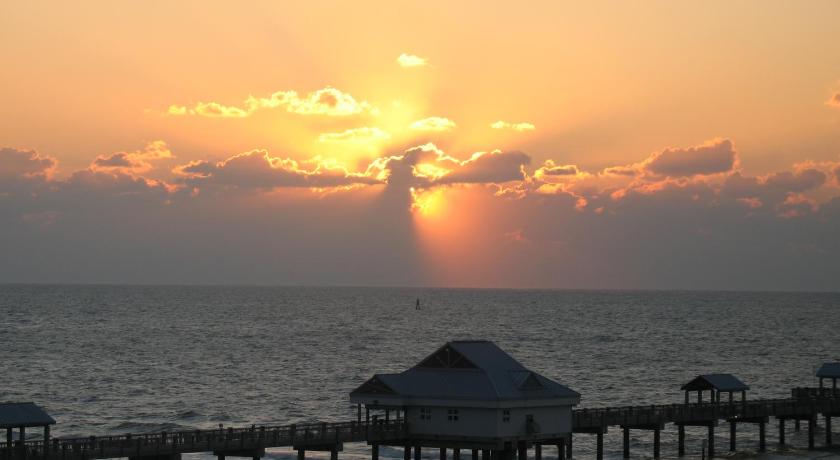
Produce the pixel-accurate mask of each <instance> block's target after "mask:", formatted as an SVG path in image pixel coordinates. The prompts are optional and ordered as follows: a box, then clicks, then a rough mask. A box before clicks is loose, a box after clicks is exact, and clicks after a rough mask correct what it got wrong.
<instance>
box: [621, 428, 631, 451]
mask: <svg viewBox="0 0 840 460" xmlns="http://www.w3.org/2000/svg"><path fill="white" fill-rule="evenodd" d="M621 431H622V439H623V441H622V443H621V445H622V447H623V449H624V450H623V451H624V458H630V428H627V427H626V426H623V427H621Z"/></svg>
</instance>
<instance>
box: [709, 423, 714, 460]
mask: <svg viewBox="0 0 840 460" xmlns="http://www.w3.org/2000/svg"><path fill="white" fill-rule="evenodd" d="M714 456H715V425H714V424H713V423H712V424H709V458H714Z"/></svg>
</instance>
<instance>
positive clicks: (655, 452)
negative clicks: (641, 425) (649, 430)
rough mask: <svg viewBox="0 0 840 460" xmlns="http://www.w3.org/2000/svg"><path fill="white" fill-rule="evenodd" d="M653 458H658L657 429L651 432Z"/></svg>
mask: <svg viewBox="0 0 840 460" xmlns="http://www.w3.org/2000/svg"><path fill="white" fill-rule="evenodd" d="M653 458H659V428H657V429H655V430H653Z"/></svg>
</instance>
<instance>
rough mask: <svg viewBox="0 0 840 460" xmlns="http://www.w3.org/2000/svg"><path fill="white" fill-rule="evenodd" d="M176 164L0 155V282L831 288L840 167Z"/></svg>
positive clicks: (262, 154) (681, 150) (677, 155)
mask: <svg viewBox="0 0 840 460" xmlns="http://www.w3.org/2000/svg"><path fill="white" fill-rule="evenodd" d="M175 161H177V159H176V155H175V153H173V152H172V151H171V150H170V148H169V147H168V146H167V144H166V143H164V142H162V141H154V142H150V143H148V144H147V145H145V146H144V147H143V148H140V149H138V150H131V151H126V152H117V153H113V154H106V155H100V156H98V157H95V158H94V159H93V160H92V162H91V164H90V166H89V167H88V168H86V169H83V170H79V171H70V172H66V171H60V170H58V162H57V161H56V160H55V158H53V157H51V156H50V155H47V154H44V153H39V152H35V151H32V150H25V149H14V148H4V149H2V150H0V179H2V180H0V241H2V243H0V245H2V247H0V250H2V253H3V254H4V255H5V257H6V260H9V261H11V260H14V261H16V262H15V263H14V264H12V263H4V264H0V280H2V281H6V282H10V281H39V282H50V281H61V282H154V283H206V282H210V283H214V282H227V283H268V284H325V283H326V284H365V285H383V284H384V285H407V284H411V285H429V284H434V285H463V286H509V287H566V288H575V287H578V288H593V287H617V288H622V287H634V288H709V289H715V288H727V289H728V288H751V289H834V290H836V289H840V285H839V284H838V280H837V278H836V276H834V275H832V274H836V273H837V272H838V271H840V257H838V256H840V240H838V239H837V238H836V235H837V234H840V161H836V162H822V163H811V162H805V163H799V164H796V165H793V166H792V167H791V168H790V169H788V170H782V171H777V172H774V173H770V174H764V175H750V174H747V173H745V172H744V171H743V170H742V169H741V160H740V158H739V154H738V151H737V149H736V147H735V144H734V143H733V142H732V141H731V140H727V139H714V140H710V141H708V142H704V143H700V144H699V145H696V146H687V147H669V148H664V149H662V150H659V151H657V152H655V153H653V154H651V155H649V156H648V157H647V158H644V159H642V160H640V161H639V162H637V163H634V164H631V165H629V166H627V165H624V166H622V165H616V166H612V167H607V168H603V169H602V170H600V171H585V170H582V169H581V168H580V167H578V166H576V165H570V164H565V163H562V162H560V161H557V160H547V161H544V162H542V163H540V164H534V161H533V159H532V158H531V157H530V156H529V155H528V154H526V153H523V152H517V151H506V152H503V151H490V152H477V153H473V154H466V155H456V154H450V153H447V152H444V151H443V150H441V149H440V148H439V147H437V146H436V145H434V144H424V145H420V146H416V147H412V148H408V149H406V150H404V151H402V152H397V153H394V154H391V155H387V156H383V157H380V158H376V159H374V160H373V161H371V162H370V164H369V165H368V166H367V167H364V168H361V169H358V170H357V169H353V168H349V167H347V166H346V165H343V164H340V163H338V162H336V161H332V160H325V159H322V158H319V157H314V158H310V159H306V160H295V159H292V158H288V157H284V156H278V155H276V154H273V153H272V152H268V151H266V150H261V149H256V150H251V151H248V152H243V153H238V154H233V155H231V156H230V157H228V158H226V159H223V160H221V161H209V160H194V161H182V162H180V163H179V164H175V165H174V167H172V166H171V165H172V163H173V162H175ZM170 169H171V170H170ZM429 193H432V194H433V195H434V197H435V199H436V200H439V201H440V203H441V204H440V206H439V210H438V211H436V212H438V213H439V215H436V214H434V213H429V214H428V215H426V214H420V213H419V212H418V211H417V210H418V209H420V208H421V207H420V206H417V200H420V199H422V197H423V196H424V194H429ZM427 208H428V207H425V208H422V209H423V210H424V212H425V211H426V210H427Z"/></svg>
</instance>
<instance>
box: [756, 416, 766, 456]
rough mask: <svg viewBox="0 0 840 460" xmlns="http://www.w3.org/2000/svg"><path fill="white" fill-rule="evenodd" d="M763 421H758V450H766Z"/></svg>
mask: <svg viewBox="0 0 840 460" xmlns="http://www.w3.org/2000/svg"><path fill="white" fill-rule="evenodd" d="M764 425H765V423H764V422H763V421H762V422H758V451H759V452H764V451H765V450H767V436H766V434H765V431H766V430H765V426H764Z"/></svg>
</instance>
